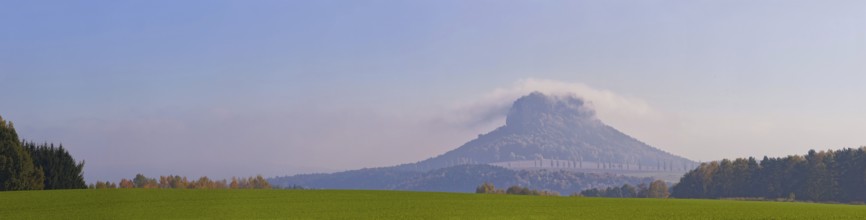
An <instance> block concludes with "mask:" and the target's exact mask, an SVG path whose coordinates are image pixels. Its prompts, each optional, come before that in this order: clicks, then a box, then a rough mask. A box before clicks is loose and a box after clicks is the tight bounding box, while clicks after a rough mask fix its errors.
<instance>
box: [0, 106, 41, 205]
mask: <svg viewBox="0 0 866 220" xmlns="http://www.w3.org/2000/svg"><path fill="white" fill-rule="evenodd" d="M44 179H45V176H44V174H43V172H42V170H40V169H38V168H37V167H36V166H34V165H33V160H32V159H31V158H30V154H29V153H27V151H26V150H25V149H24V148H23V147H22V146H21V142H20V140H19V139H18V133H16V132H15V127H14V126H13V125H12V122H8V123H7V122H6V121H5V120H3V118H2V117H0V191H7V190H39V189H42V188H43V187H44V182H43V181H44Z"/></svg>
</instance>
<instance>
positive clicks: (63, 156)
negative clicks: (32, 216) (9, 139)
mask: <svg viewBox="0 0 866 220" xmlns="http://www.w3.org/2000/svg"><path fill="white" fill-rule="evenodd" d="M22 146H24V148H25V149H27V151H28V152H29V153H30V157H31V158H32V159H33V163H34V165H36V167H37V168H38V169H42V171H43V172H44V173H45V182H44V183H45V189H84V188H87V185H86V184H85V183H84V175H83V174H82V172H83V171H84V162H80V163H78V162H76V161H75V159H74V158H72V155H70V154H69V152H67V151H66V149H64V148H63V145H60V146H58V147H54V144H50V145H49V144H47V143H45V144H41V145H36V144H35V143H33V142H30V143H27V142H24V143H22Z"/></svg>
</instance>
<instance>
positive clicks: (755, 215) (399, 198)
mask: <svg viewBox="0 0 866 220" xmlns="http://www.w3.org/2000/svg"><path fill="white" fill-rule="evenodd" d="M864 217H866V206H863V205H835V204H812V203H788V202H756V201H730V200H685V199H609V198H576V197H539V196H517V195H489V194H460V193H435V192H400V191H355V190H166V189H150V190H149V189H111V190H46V191H16V192H0V218H2V219H70V218H71V219H166V218H170V219H287V218H291V219H431V218H451V219H453V218H460V219H862V218H864Z"/></svg>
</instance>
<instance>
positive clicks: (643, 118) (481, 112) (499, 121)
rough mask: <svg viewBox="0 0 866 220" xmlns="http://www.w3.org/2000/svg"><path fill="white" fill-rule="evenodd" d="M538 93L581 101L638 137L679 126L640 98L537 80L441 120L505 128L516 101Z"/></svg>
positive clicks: (479, 100) (490, 94)
mask: <svg viewBox="0 0 866 220" xmlns="http://www.w3.org/2000/svg"><path fill="white" fill-rule="evenodd" d="M535 91H538V92H542V93H545V94H549V95H560V96H562V95H573V96H577V97H579V98H582V99H584V101H586V102H587V105H588V106H590V108H592V109H594V110H595V111H596V114H597V116H598V117H599V118H600V119H602V120H603V121H604V122H605V123H608V124H610V125H612V126H613V127H616V128H617V129H620V130H623V131H624V132H626V133H628V134H630V135H633V136H635V137H657V136H664V135H665V133H666V132H671V131H664V130H659V129H654V128H657V127H659V126H666V127H673V126H675V125H676V124H677V123H674V121H673V120H672V119H671V118H670V117H668V116H666V115H665V114H663V113H662V112H660V111H658V110H656V109H654V108H653V107H652V106H651V105H649V104H648V103H647V102H646V101H644V100H642V99H639V98H635V97H630V96H625V95H622V94H617V93H615V92H612V91H610V90H605V89H599V88H594V87H591V86H588V85H586V84H583V83H580V82H565V81H557V80H549V79H535V78H528V79H521V80H518V81H516V82H515V83H514V84H512V85H510V86H507V87H501V88H496V89H494V90H492V91H490V92H488V93H485V94H481V95H479V96H478V97H476V98H473V99H472V100H471V101H467V102H464V103H458V104H456V105H455V106H454V107H453V108H452V109H451V110H450V111H449V113H448V114H445V115H442V116H441V118H446V120H449V122H451V123H455V124H461V125H463V126H469V127H484V128H495V127H496V126H501V125H504V122H505V120H504V119H505V115H506V114H507V111H508V108H509V107H510V106H511V104H512V103H513V102H514V100H516V99H518V98H520V97H522V96H525V95H527V94H529V93H531V92H535ZM639 139H640V138H639ZM650 139H653V138H650ZM650 143H651V142H650Z"/></svg>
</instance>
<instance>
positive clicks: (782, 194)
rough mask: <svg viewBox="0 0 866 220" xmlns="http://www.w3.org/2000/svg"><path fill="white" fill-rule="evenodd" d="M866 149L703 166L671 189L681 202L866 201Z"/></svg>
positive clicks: (747, 159) (752, 159)
mask: <svg viewBox="0 0 866 220" xmlns="http://www.w3.org/2000/svg"><path fill="white" fill-rule="evenodd" d="M864 167H866V147H861V148H858V149H852V148H846V149H842V150H835V151H834V150H828V151H820V152H816V151H815V150H810V151H809V152H808V153H807V154H806V155H803V156H800V155H792V156H787V157H779V158H768V157H766V156H765V157H764V158H763V160H761V161H760V162H758V161H757V160H755V158H752V157H750V158H738V159H735V160H733V161H732V160H727V159H725V160H722V161H719V162H710V163H704V164H701V165H700V166H699V167H698V168H696V169H694V170H692V171H689V172H688V173H686V174H685V175H684V176H683V177H682V179H680V182H679V183H678V184H677V185H675V186H674V187H673V196H674V197H677V198H761V199H786V200H803V201H816V202H859V203H862V202H866V190H863V186H866V172H864Z"/></svg>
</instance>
